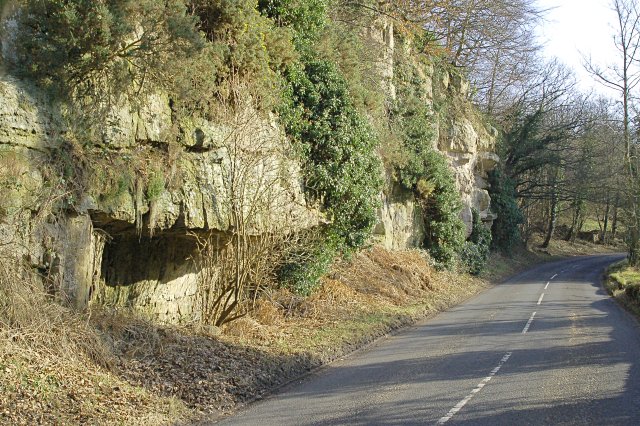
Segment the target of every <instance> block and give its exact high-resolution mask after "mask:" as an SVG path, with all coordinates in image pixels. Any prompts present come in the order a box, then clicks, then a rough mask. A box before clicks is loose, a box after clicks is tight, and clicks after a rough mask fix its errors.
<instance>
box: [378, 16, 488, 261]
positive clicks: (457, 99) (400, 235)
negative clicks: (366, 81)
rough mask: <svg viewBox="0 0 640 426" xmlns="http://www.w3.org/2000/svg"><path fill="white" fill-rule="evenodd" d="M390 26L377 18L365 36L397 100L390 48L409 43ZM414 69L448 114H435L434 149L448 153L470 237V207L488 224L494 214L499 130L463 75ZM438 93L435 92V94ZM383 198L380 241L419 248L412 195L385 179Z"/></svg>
mask: <svg viewBox="0 0 640 426" xmlns="http://www.w3.org/2000/svg"><path fill="white" fill-rule="evenodd" d="M390 27H391V29H392V28H393V26H392V24H391V23H389V22H388V20H387V19H380V20H379V21H377V22H376V23H375V24H374V25H373V26H372V28H371V29H370V32H369V34H368V35H369V37H370V39H371V40H372V43H373V45H374V46H376V49H378V50H379V51H380V52H381V53H380V56H381V60H380V61H379V63H380V68H381V70H380V75H381V76H382V85H381V88H382V90H384V91H385V93H386V96H387V98H389V99H395V98H396V89H395V87H394V85H393V83H392V79H393V75H394V62H393V58H394V54H393V52H394V50H395V49H409V47H408V46H406V45H402V44H396V42H395V41H394V38H393V31H391V32H390V31H389V28H390ZM417 71H418V72H419V74H420V77H421V80H422V81H423V83H422V85H423V91H424V92H425V93H426V97H427V99H425V100H424V101H425V102H427V103H428V104H430V105H434V103H435V102H436V99H437V97H439V98H440V102H441V103H444V104H446V105H447V112H446V113H444V114H435V118H436V123H435V129H434V132H433V134H434V136H433V147H434V148H435V149H437V150H438V151H440V152H441V153H443V154H444V155H445V156H446V157H447V159H448V160H449V164H450V165H451V168H452V170H453V173H454V176H455V179H456V185H457V187H458V190H459V191H460V195H461V199H462V203H463V209H462V212H461V218H462V220H463V221H464V223H465V225H466V228H467V236H468V235H470V234H471V229H472V210H473V209H476V210H477V211H478V212H479V213H480V218H481V220H482V221H483V222H484V223H485V225H486V226H491V224H492V223H493V220H494V219H495V218H496V216H495V214H494V213H493V212H492V211H491V198H490V197H489V192H488V191H487V189H488V183H487V178H488V176H487V174H488V172H490V171H491V170H493V169H494V168H495V167H496V165H497V163H498V162H499V161H500V159H499V157H498V156H497V155H496V154H495V152H494V151H495V143H496V138H497V131H496V130H495V129H493V128H492V127H490V126H489V125H487V124H486V123H484V122H483V120H482V119H481V117H480V114H479V113H478V111H477V110H476V108H475V107H474V106H473V105H472V103H471V101H470V100H469V99H468V95H469V93H468V91H469V82H468V81H467V80H465V79H464V78H463V77H461V76H460V75H459V74H456V73H450V72H440V73H437V72H436V68H435V67H434V66H433V65H430V64H419V65H417ZM436 91H437V92H439V93H438V94H436V93H434V92H436ZM381 198H382V200H381V208H380V210H379V213H378V216H379V219H380V222H379V223H378V225H377V226H376V228H375V232H374V234H375V236H376V238H377V239H378V241H379V242H380V243H381V244H383V245H384V246H385V247H386V248H388V249H406V248H415V247H420V246H421V245H422V241H423V240H424V218H423V217H422V214H421V211H420V208H419V206H418V205H417V202H416V200H415V198H414V197H413V195H412V194H411V193H410V192H409V191H406V190H403V189H402V188H400V186H399V185H398V184H394V183H393V182H392V179H390V178H389V177H387V189H386V191H385V193H384V194H382V196H381Z"/></svg>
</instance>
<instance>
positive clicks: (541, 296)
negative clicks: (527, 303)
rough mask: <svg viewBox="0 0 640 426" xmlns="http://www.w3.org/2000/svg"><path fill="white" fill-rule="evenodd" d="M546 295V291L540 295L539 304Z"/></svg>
mask: <svg viewBox="0 0 640 426" xmlns="http://www.w3.org/2000/svg"><path fill="white" fill-rule="evenodd" d="M543 297H544V293H542V294H541V295H540V299H538V305H539V304H541V303H542V298H543Z"/></svg>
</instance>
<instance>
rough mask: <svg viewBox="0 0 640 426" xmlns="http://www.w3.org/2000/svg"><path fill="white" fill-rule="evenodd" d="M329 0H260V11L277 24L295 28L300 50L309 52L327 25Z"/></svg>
mask: <svg viewBox="0 0 640 426" xmlns="http://www.w3.org/2000/svg"><path fill="white" fill-rule="evenodd" d="M328 3H329V0H258V8H259V9H260V11H261V12H262V13H263V14H265V15H266V16H268V17H269V18H271V19H273V20H274V21H275V23H276V24H277V25H280V26H283V27H289V28H291V29H292V30H293V34H294V36H293V40H294V42H295V45H296V48H297V49H298V50H299V51H302V52H307V51H309V49H310V48H311V46H312V44H313V42H315V41H316V40H317V39H318V37H319V35H320V32H321V31H322V29H323V28H324V27H325V26H326V25H327V7H328Z"/></svg>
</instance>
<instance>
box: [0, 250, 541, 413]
mask: <svg viewBox="0 0 640 426" xmlns="http://www.w3.org/2000/svg"><path fill="white" fill-rule="evenodd" d="M545 259H549V256H548V255H542V254H541V255H532V254H531V253H530V252H526V251H523V252H517V253H515V256H514V257H512V258H509V257H504V256H499V255H498V256H496V255H494V256H493V257H492V260H491V264H490V268H489V269H490V271H489V272H488V273H486V274H485V275H484V276H483V277H480V278H477V277H470V276H468V275H465V274H460V273H455V272H437V271H435V270H433V269H432V268H431V267H430V262H429V259H428V256H427V255H426V254H425V253H424V252H421V251H418V250H409V251H397V252H389V251H387V250H384V249H382V248H380V247H373V248H372V249H370V250H367V251H364V252H362V253H359V254H357V255H355V256H354V257H353V259H351V261H349V262H342V263H340V264H337V265H335V267H334V268H333V270H332V271H331V273H330V274H328V275H327V276H326V277H325V278H324V279H323V281H322V286H321V288H320V289H319V290H318V291H317V292H316V293H314V294H313V295H312V296H311V297H308V298H302V297H300V296H296V295H294V294H292V293H290V292H288V291H286V290H274V291H272V292H271V293H268V294H265V295H264V297H262V298H261V299H259V300H258V301H257V302H256V305H255V309H254V310H253V311H252V312H251V313H250V314H249V315H247V316H245V317H243V318H241V319H240V320H237V321H235V322H232V323H230V324H227V325H225V326H223V327H222V328H218V327H201V326H198V327H193V328H179V327H170V326H159V325H157V324H152V323H150V322H147V321H145V320H143V319H140V318H137V317H135V316H132V315H130V314H127V313H124V312H110V311H106V310H99V309H94V310H93V312H92V313H91V315H87V314H81V313H74V312H71V311H69V310H67V309H65V308H62V307H60V306H59V305H57V304H55V303H53V302H51V301H50V300H49V299H48V296H46V295H45V294H44V293H43V292H42V291H41V288H40V284H39V280H33V279H29V278H28V275H24V276H23V275H17V274H18V272H17V271H18V270H16V269H15V268H14V269H12V267H8V266H7V264H6V262H5V263H3V264H2V266H3V268H4V269H2V270H1V272H2V275H0V386H1V389H0V395H1V396H0V422H3V421H4V422H6V423H15V424H77V423H91V424H149V425H155V424H169V423H174V422H176V421H179V420H181V419H183V420H184V419H189V418H194V416H195V417H200V416H205V417H206V418H211V416H215V415H216V413H222V414H225V413H229V412H231V411H233V410H234V409H235V407H237V406H238V405H239V404H242V403H245V402H247V401H250V400H252V399H254V398H256V397H258V396H259V395H262V394H264V393H266V392H268V391H269V390H271V389H273V388H274V387H277V386H279V385H281V384H283V383H286V382H287V381H289V380H292V379H293V378H295V377H298V376H299V375H300V374H303V373H305V372H306V371H308V370H309V369H310V368H313V367H314V366H317V365H320V364H322V363H326V362H329V361H331V360H333V359H336V358H338V357H342V356H344V355H345V354H347V353H349V352H351V351H353V350H355V349H358V348H360V347H362V346H364V345H366V344H367V343H369V342H372V341H373V340H375V339H376V338H378V337H380V336H382V335H384V334H386V333H389V332H391V331H393V330H394V329H397V328H399V327H401V326H403V325H407V324H409V323H412V322H414V321H416V320H418V319H421V318H424V317H426V316H430V315H434V314H436V313H437V312H439V311H442V310H444V309H447V308H448V307H450V306H452V305H455V304H457V303H460V302H461V301H463V300H465V299H467V298H469V297H470V296H472V295H474V294H476V293H478V292H479V291H481V290H483V289H484V288H487V287H488V286H490V285H491V283H490V281H494V282H495V281H498V280H501V279H503V278H505V277H506V276H508V275H510V274H512V273H514V272H516V271H518V270H520V269H524V268H525V267H527V266H530V265H531V264H532V263H534V262H540V261H543V260H545ZM13 265H14V266H15V263H14V264H13ZM20 274H23V272H20ZM17 276H20V279H16V277H17ZM25 277H26V278H25ZM16 286H17V287H16Z"/></svg>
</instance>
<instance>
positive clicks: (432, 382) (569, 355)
mask: <svg viewBox="0 0 640 426" xmlns="http://www.w3.org/2000/svg"><path fill="white" fill-rule="evenodd" d="M621 257H622V256H615V255H614V256H594V257H581V258H575V259H571V260H566V261H561V262H555V263H549V264H544V265H541V266H538V267H536V268H534V269H531V270H529V271H527V272H524V273H522V274H519V275H517V276H515V277H514V278H512V279H511V280H509V281H507V282H505V283H503V284H500V285H497V286H496V287H494V288H492V289H490V290H488V291H486V292H484V293H482V294H480V295H479V296H477V297H475V298H473V299H472V300H470V301H468V302H467V303H464V304H462V305H459V306H457V307H456V308H454V309H451V310H449V311H447V312H444V313H442V314H440V315H438V316H436V317H434V318H432V319H430V320H428V321H425V322H424V323H421V324H419V325H417V326H415V327H412V328H410V329H407V330H405V331H403V332H401V333H399V334H397V335H394V336H392V337H389V338H388V339H385V340H383V341H381V342H379V343H378V344H377V345H375V346H373V347H371V348H370V349H369V350H367V351H365V352H361V353H358V354H356V355H354V356H352V357H349V358H348V359H346V360H343V361H340V362H336V363H334V364H332V365H331V366H329V367H327V368H324V369H322V370H320V371H318V372H317V373H315V374H312V375H310V376H309V377H307V378H305V379H304V380H301V381H299V382H297V383H294V384H292V385H290V386H288V387H287V388H285V389H283V390H282V391H281V392H279V393H278V394H277V395H275V396H273V397H271V398H268V399H266V400H264V401H261V402H259V403H256V404H252V405H251V406H249V407H248V408H247V409H246V410H244V411H242V412H240V413H239V414H237V415H236V416H234V417H231V418H229V419H226V420H225V421H223V422H222V423H223V424H229V425H235V424H241V425H278V426H284V425H337V424H340V425H343V424H348V425H371V424H386V425H389V424H398V425H400V424H402V425H407V424H469V425H525V424H532V425H541V424H548V425H558V424H571V425H574V424H588V425H609V424H611V425H613V424H615V425H627V424H628V425H631V424H633V425H639V424H640V366H639V363H640V328H639V326H638V323H637V321H636V320H635V319H634V318H632V317H631V316H630V315H629V314H628V313H626V312H625V311H623V310H622V309H621V308H620V307H619V306H618V305H617V304H616V303H615V301H613V300H612V299H610V298H609V296H607V294H606V293H605V291H604V290H603V289H602V288H601V286H600V279H601V273H602V271H603V269H604V268H605V266H606V265H608V264H609V263H611V262H613V261H616V260H618V259H620V258H621Z"/></svg>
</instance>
